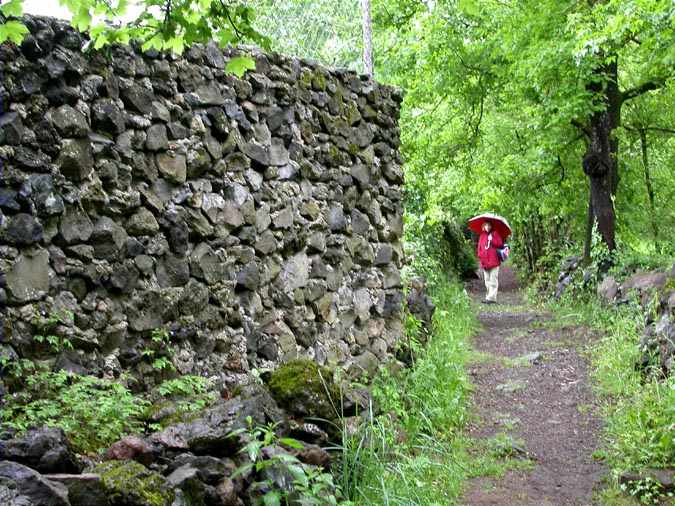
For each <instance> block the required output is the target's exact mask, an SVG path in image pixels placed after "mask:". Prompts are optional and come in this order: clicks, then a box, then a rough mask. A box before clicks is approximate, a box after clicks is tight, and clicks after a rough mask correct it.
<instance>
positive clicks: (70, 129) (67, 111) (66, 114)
mask: <svg viewBox="0 0 675 506" xmlns="http://www.w3.org/2000/svg"><path fill="white" fill-rule="evenodd" d="M51 116H52V122H53V123H54V126H55V127H56V129H57V130H58V131H59V133H60V134H61V135H62V136H63V137H85V136H86V135H87V133H88V132H89V125H88V124H87V118H85V117H84V115H83V114H82V113H81V112H80V111H78V110H77V109H73V108H72V107H71V106H69V105H62V106H61V107H59V108H58V109H56V110H55V111H52V113H51Z"/></svg>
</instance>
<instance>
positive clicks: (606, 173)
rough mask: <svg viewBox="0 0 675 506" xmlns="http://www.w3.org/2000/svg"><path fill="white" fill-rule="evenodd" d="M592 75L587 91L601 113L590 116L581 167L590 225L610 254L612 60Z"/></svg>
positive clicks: (615, 117) (616, 101)
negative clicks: (588, 199) (587, 182)
mask: <svg viewBox="0 0 675 506" xmlns="http://www.w3.org/2000/svg"><path fill="white" fill-rule="evenodd" d="M596 75H597V77H598V78H597V80H595V81H596V82H593V83H592V84H590V85H589V86H588V88H589V91H591V92H593V93H594V94H595V95H596V97H599V98H600V99H601V102H602V106H603V109H602V110H599V111H596V112H594V113H593V115H592V116H591V118H590V123H589V131H588V134H589V143H588V147H587V149H586V154H585V156H584V159H583V167H584V172H585V173H586V175H587V176H588V178H589V180H590V185H591V208H592V211H593V216H594V221H595V223H597V225H598V230H599V232H600V235H601V236H602V239H603V241H604V242H605V244H607V247H608V248H609V250H610V251H612V250H614V249H615V247H616V243H615V240H614V234H615V225H616V217H615V213H614V195H615V194H616V190H617V187H618V184H619V172H618V151H619V141H618V139H616V137H615V136H614V135H613V134H614V130H616V128H617V127H618V126H619V123H620V120H621V93H620V91H619V86H618V76H617V62H616V59H615V58H614V59H612V60H611V61H610V62H609V63H606V64H604V65H602V66H600V67H598V69H596Z"/></svg>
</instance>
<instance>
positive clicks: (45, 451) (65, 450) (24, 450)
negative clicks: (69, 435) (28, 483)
mask: <svg viewBox="0 0 675 506" xmlns="http://www.w3.org/2000/svg"><path fill="white" fill-rule="evenodd" d="M0 460H11V461H13V462H18V463H19V464H23V465H25V466H30V467H32V468H33V469H36V470H37V471H39V472H41V473H54V472H73V473H76V472H79V471H81V470H82V465H81V463H80V462H79V461H78V459H77V456H76V455H75V452H74V451H73V450H72V448H71V447H70V443H69V442H68V440H67V439H66V435H65V434H64V432H63V430H61V429H57V428H54V427H41V428H39V429H30V430H28V431H27V432H26V433H25V434H23V435H21V436H19V437H15V438H12V439H8V440H0Z"/></svg>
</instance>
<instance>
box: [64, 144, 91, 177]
mask: <svg viewBox="0 0 675 506" xmlns="http://www.w3.org/2000/svg"><path fill="white" fill-rule="evenodd" d="M56 163H57V165H58V166H59V168H60V169H61V173H62V174H63V175H64V176H65V177H67V178H68V179H71V180H73V181H75V182H79V181H82V180H83V179H86V177H87V176H89V174H90V173H91V170H92V169H93V167H94V156H93V153H92V150H91V141H89V139H64V140H63V143H62V145H61V151H60V153H59V158H58V160H57V162H56Z"/></svg>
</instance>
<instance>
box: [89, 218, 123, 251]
mask: <svg viewBox="0 0 675 506" xmlns="http://www.w3.org/2000/svg"><path fill="white" fill-rule="evenodd" d="M91 242H92V244H93V246H94V255H95V256H96V258H102V259H106V260H113V259H115V258H117V256H118V255H119V254H120V253H121V252H122V250H123V248H124V247H125V246H126V242H127V233H126V231H125V230H124V228H123V227H122V226H121V225H119V224H118V223H116V222H115V221H113V220H112V219H111V218H109V217H108V216H101V217H100V218H99V219H98V221H97V222H96V225H95V226H94V230H93V232H92V234H91Z"/></svg>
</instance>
